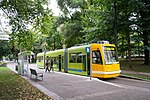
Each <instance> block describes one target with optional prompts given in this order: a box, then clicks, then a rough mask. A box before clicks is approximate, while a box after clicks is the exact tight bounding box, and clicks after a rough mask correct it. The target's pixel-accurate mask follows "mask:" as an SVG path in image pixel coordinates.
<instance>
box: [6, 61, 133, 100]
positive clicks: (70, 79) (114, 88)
mask: <svg viewBox="0 0 150 100" xmlns="http://www.w3.org/2000/svg"><path fill="white" fill-rule="evenodd" d="M15 65H16V64H15V63H9V64H8V67H9V68H10V69H11V70H13V71H14V72H16V71H15ZM29 68H34V69H36V70H38V71H40V72H43V74H44V79H43V81H40V80H38V81H37V82H36V81H34V80H31V79H30V78H29V77H28V76H21V77H23V78H25V79H26V80H27V81H28V82H29V83H31V84H32V85H33V86H35V87H36V88H38V89H39V90H41V91H42V92H44V93H45V94H47V95H48V96H50V97H51V98H53V99H54V100H104V99H108V98H109V96H108V95H115V96H112V97H110V99H111V100H116V99H117V98H120V97H121V98H123V97H124V96H125V95H121V96H119V95H118V93H120V92H121V91H126V93H128V90H127V89H125V88H124V87H122V86H120V85H118V84H117V83H110V82H106V81H102V80H99V79H97V78H93V77H92V80H90V78H89V77H87V76H80V75H74V74H69V73H63V72H54V73H53V72H50V73H49V72H47V73H46V72H45V71H44V70H43V69H38V68H37V67H36V64H30V65H29ZM29 68H28V69H29ZM16 73H17V72H16ZM29 73H30V72H29ZM123 73H125V71H123ZM133 93H134V92H133ZM106 94H107V96H108V97H107V96H106ZM118 96H119V97H118ZM130 97H132V94H130ZM124 98H126V96H125V97H124ZM118 100H119V99H118Z"/></svg>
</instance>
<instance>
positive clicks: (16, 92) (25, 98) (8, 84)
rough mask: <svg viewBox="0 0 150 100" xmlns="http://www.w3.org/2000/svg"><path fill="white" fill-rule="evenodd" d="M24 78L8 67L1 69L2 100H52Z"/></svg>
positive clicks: (0, 91) (0, 98) (0, 92)
mask: <svg viewBox="0 0 150 100" xmlns="http://www.w3.org/2000/svg"><path fill="white" fill-rule="evenodd" d="M50 99H51V98H50V97H49V96H47V95H46V94H44V93H43V92H41V91H40V90H38V89H37V88H35V87H33V86H32V85H31V84H30V83H28V82H27V81H26V80H25V79H24V78H22V77H20V76H19V75H18V74H16V73H14V72H12V71H11V70H10V69H9V68H7V67H0V100H50Z"/></svg>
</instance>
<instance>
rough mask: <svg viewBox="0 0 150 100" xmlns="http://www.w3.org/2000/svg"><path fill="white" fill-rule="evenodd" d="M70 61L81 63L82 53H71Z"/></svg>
mask: <svg viewBox="0 0 150 100" xmlns="http://www.w3.org/2000/svg"><path fill="white" fill-rule="evenodd" d="M70 63H82V53H81V52H79V53H71V54H70Z"/></svg>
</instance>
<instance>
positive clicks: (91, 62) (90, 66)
mask: <svg viewBox="0 0 150 100" xmlns="http://www.w3.org/2000/svg"><path fill="white" fill-rule="evenodd" d="M90 80H92V49H91V46H90Z"/></svg>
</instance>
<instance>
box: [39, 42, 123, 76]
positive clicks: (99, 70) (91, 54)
mask: <svg viewBox="0 0 150 100" xmlns="http://www.w3.org/2000/svg"><path fill="white" fill-rule="evenodd" d="M116 54H117V50H116V47H115V45H114V44H109V42H104V41H103V42H101V43H92V44H87V45H79V46H73V47H71V48H67V49H60V50H55V51H49V52H46V54H45V56H46V57H47V56H48V57H50V59H52V60H53V62H54V65H53V66H54V69H55V70H56V71H62V72H67V73H72V74H79V75H87V76H89V75H91V76H92V77H98V78H112V77H117V76H119V75H120V72H121V70H120V64H119V62H118V60H117V58H116V57H117V56H116ZM39 58H44V54H43V53H40V54H38V55H37V64H38V63H39ZM41 65H42V66H44V63H43V60H42V64H41Z"/></svg>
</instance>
